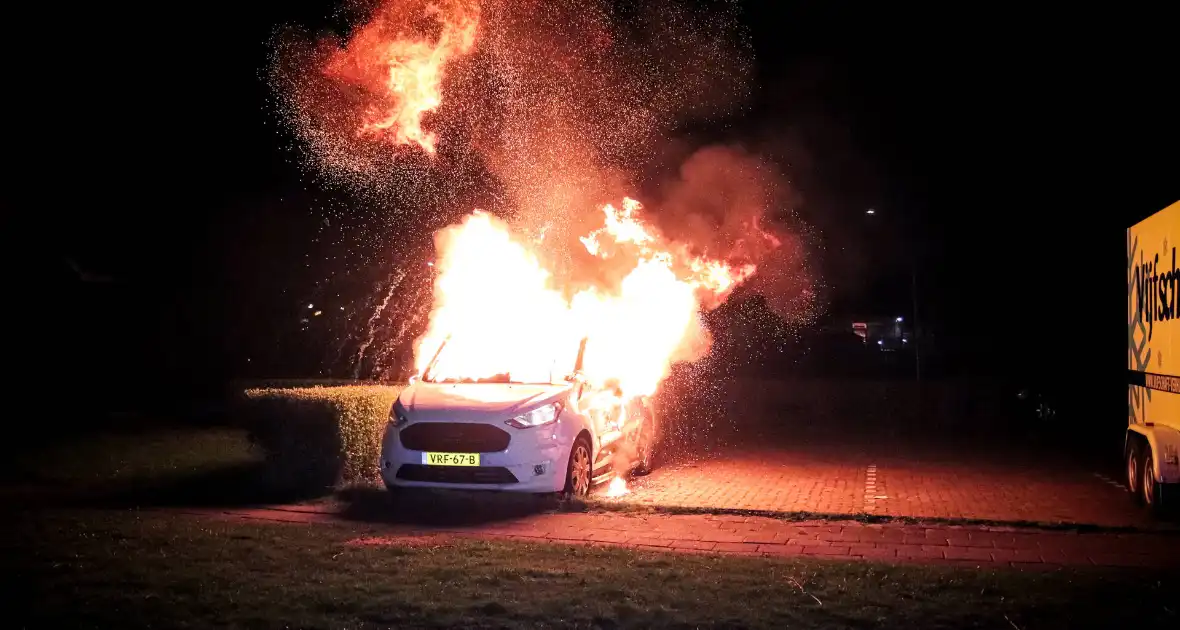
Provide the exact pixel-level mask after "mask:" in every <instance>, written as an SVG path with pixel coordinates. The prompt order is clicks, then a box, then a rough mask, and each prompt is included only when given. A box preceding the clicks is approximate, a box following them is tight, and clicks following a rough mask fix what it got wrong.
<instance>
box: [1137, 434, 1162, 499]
mask: <svg viewBox="0 0 1180 630" xmlns="http://www.w3.org/2000/svg"><path fill="white" fill-rule="evenodd" d="M1142 459H1143V471H1142V474H1140V476H1139V479H1140V485H1141V486H1143V493H1142V494H1143V504H1144V505H1146V506H1147V507H1148V509H1150V510H1151V511H1152V512H1154V513H1156V514H1160V513H1162V512H1163V507H1164V502H1163V493H1161V492H1160V490H1161V488H1160V484H1159V483H1158V482H1157V481H1156V480H1155V461H1154V459H1153V458H1152V454H1151V448H1145V449H1143V458H1142Z"/></svg>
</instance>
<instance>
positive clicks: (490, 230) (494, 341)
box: [416, 199, 755, 399]
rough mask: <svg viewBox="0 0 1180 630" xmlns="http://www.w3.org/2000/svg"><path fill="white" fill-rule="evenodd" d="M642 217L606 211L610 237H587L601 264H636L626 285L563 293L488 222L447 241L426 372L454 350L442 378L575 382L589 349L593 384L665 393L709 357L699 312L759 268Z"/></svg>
mask: <svg viewBox="0 0 1180 630" xmlns="http://www.w3.org/2000/svg"><path fill="white" fill-rule="evenodd" d="M641 208H642V206H641V205H640V204H639V202H637V201H635V200H633V199H624V201H623V204H622V210H619V209H616V208H615V207H614V206H612V205H606V206H604V207H603V215H604V222H603V226H602V227H601V228H599V229H597V230H594V231H593V232H591V233H590V234H589V235H587V236H586V237H584V238H582V243H583V244H584V245H585V247H586V251H587V252H589V253H590V254H591V255H592V256H594V257H595V258H593V259H597V260H605V259H607V258H610V259H611V261H612V263H611V264H614V265H617V264H619V261H624V262H625V264H626V269H625V271H626V273H625V274H624V276H623V278H622V281H621V282H619V283H618V285H617V286H592V287H589V288H581V289H578V290H569V289H568V288H567V287H564V286H560V283H559V282H558V281H557V279H556V278H555V277H554V276H553V275H552V274H551V273H550V272H549V271H547V270H546V269H545V268H544V266H543V265H542V264H541V262H540V259H539V257H538V256H537V254H536V253H535V252H534V251H533V250H532V249H531V243H529V242H528V241H525V240H522V239H516V238H514V237H513V235H512V234H511V232H510V231H509V228H508V226H507V225H505V224H504V223H502V222H500V221H498V220H497V219H495V218H493V217H491V216H490V215H488V214H486V213H483V212H480V211H476V212H474V213H472V214H471V215H469V216H468V217H467V218H466V219H465V220H464V221H463V222H462V223H461V224H459V225H457V226H452V227H450V228H447V229H445V230H443V231H442V232H440V234H439V235H438V237H437V246H438V250H439V251H438V253H439V258H438V261H437V262H436V265H435V268H436V269H437V271H438V274H439V275H438V277H437V278H436V281H435V287H434V288H435V295H434V301H435V302H434V310H433V312H432V314H431V319H430V323H429V326H428V329H427V333H426V335H425V336H424V337H423V339H422V340H421V341H420V343H419V345H418V348H417V353H416V363H417V365H416V367H417V369H418V371H419V372H421V371H422V370H423V369H425V368H426V366H427V365H428V364H429V363H430V361H431V360H432V359H433V358H434V356H435V354H436V353H437V350H438V348H439V347H440V345H441V344H442V343H443V342H444V341H446V343H447V349H446V352H445V353H443V355H441V356H445V361H443V362H440V363H439V364H438V365H436V366H435V368H434V375H435V376H437V377H439V378H471V379H480V378H488V377H492V376H495V375H497V374H503V373H505V372H508V373H510V374H511V375H512V377H513V379H514V380H516V379H517V378H520V379H522V380H532V381H541V382H551V381H555V380H556V379H560V378H563V377H564V376H566V375H568V373H569V371H570V370H571V369H572V367H573V365H574V362H575V357H576V353H577V349H578V345H579V343H580V341H581V340H582V339H583V338H585V339H587V342H588V343H587V345H586V351H585V356H584V358H583V373H584V376H585V377H586V378H587V380H589V381H590V382H591V383H593V384H596V385H599V386H605V385H608V384H610V385H617V387H618V389H619V390H620V391H621V392H622V394H623V397H624V398H625V399H626V398H631V397H635V396H647V395H651V394H653V393H655V391H656V389H657V387H658V386H659V384H660V382H661V381H662V380H663V379H664V377H666V376H667V375H668V372H669V370H670V369H671V366H672V364H673V363H674V362H676V361H678V360H691V359H693V358H696V357H698V356H699V355H700V354H701V353H702V352H703V351H704V350H705V349H706V347H707V334H706V332H705V330H704V329H703V327H702V325H701V321H700V318H699V313H700V310H701V309H702V308H708V307H710V306H712V305H716V304H719V303H720V302H721V301H722V300H724V298H725V297H726V296H727V295H728V294H729V292H730V291H732V290H733V288H734V287H736V286H737V285H738V284H739V283H740V282H742V281H743V280H745V279H746V278H748V277H749V276H750V274H752V273H754V270H755V268H754V266H753V265H743V266H740V267H736V268H735V267H733V266H731V265H730V264H729V263H727V262H724V261H721V260H713V259H708V258H704V257H693V256H690V255H688V254H687V253H686V248H685V247H684V246H682V245H679V244H676V243H668V242H665V241H664V239H663V238H662V237H660V235H659V234H658V233H657V232H656V231H655V230H654V229H653V228H652V227H651V226H649V225H646V224H644V223H643V222H642V221H641V220H640V218H639V216H638V213H639V211H640V210H641ZM593 259H592V260H593ZM602 264H605V263H602Z"/></svg>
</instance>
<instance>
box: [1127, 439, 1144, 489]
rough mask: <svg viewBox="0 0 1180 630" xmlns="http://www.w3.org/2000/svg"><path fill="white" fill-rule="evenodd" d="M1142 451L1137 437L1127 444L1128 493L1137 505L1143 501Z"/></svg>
mask: <svg viewBox="0 0 1180 630" xmlns="http://www.w3.org/2000/svg"><path fill="white" fill-rule="evenodd" d="M1141 452H1142V449H1141V448H1140V446H1139V439H1138V438H1137V437H1133V438H1131V439H1130V440H1129V441H1128V442H1127V455H1126V460H1127V462H1126V463H1127V466H1126V468H1127V492H1129V493H1130V494H1131V499H1133V500H1134V501H1135V502H1136V503H1138V502H1139V501H1141V500H1142V499H1143V487H1142V483H1143V462H1142V460H1143V457H1142V456H1141Z"/></svg>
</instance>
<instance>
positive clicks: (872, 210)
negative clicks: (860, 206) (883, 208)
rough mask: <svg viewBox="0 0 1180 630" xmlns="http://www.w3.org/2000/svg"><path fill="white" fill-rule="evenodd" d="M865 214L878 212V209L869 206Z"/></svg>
mask: <svg viewBox="0 0 1180 630" xmlns="http://www.w3.org/2000/svg"><path fill="white" fill-rule="evenodd" d="M865 214H877V211H876V210H874V209H872V208H869V209H868V210H865Z"/></svg>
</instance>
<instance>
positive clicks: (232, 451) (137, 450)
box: [9, 427, 262, 490]
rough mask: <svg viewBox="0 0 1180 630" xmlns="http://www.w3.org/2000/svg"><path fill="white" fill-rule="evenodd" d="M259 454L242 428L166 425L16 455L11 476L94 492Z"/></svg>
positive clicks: (205, 470) (188, 474)
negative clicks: (159, 427)
mask: <svg viewBox="0 0 1180 630" xmlns="http://www.w3.org/2000/svg"><path fill="white" fill-rule="evenodd" d="M261 457H262V455H261V453H260V452H258V451H257V450H256V449H251V447H250V442H249V440H247V438H246V432H245V431H244V430H239V429H222V428H216V429H210V428H178V427H168V428H161V429H158V430H151V431H147V432H139V433H116V434H110V435H102V434H98V435H87V436H84V437H81V438H71V439H66V440H62V441H59V442H55V443H52V444H49V445H46V446H44V447H43V448H37V449H33V450H30V451H27V452H23V453H17V454H16V455H15V456H14V458H13V459H12V460H11V462H10V468H9V474H10V475H12V476H14V477H15V479H14V481H17V482H19V483H26V484H35V485H40V486H51V487H52V486H69V487H71V488H74V489H77V490H91V489H95V488H98V487H103V488H109V487H113V486H134V485H143V484H156V483H161V482H168V481H172V480H180V479H186V478H192V477H194V476H200V475H204V474H209V473H214V472H217V471H222V470H225V469H227V468H233V467H236V466H242V465H245V464H249V463H252V462H257V461H259V460H260V459H261Z"/></svg>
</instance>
